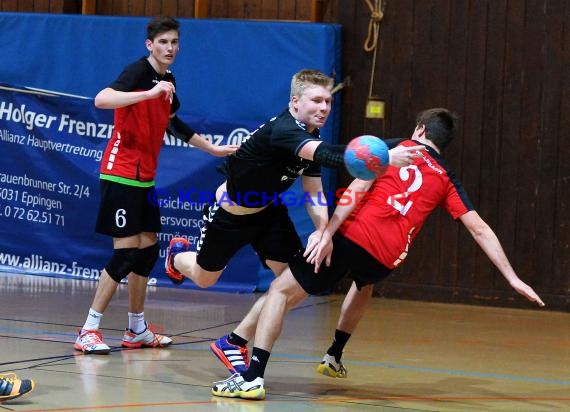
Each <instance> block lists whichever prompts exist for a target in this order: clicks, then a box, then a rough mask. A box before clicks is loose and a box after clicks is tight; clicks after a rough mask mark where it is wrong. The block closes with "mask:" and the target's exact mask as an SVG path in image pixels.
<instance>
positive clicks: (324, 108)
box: [291, 86, 332, 132]
mask: <svg viewBox="0 0 570 412" xmlns="http://www.w3.org/2000/svg"><path fill="white" fill-rule="evenodd" d="M291 102H292V103H293V109H294V110H295V113H296V116H295V118H296V119H297V120H299V121H301V122H303V123H305V125H306V126H307V129H308V131H309V132H312V131H313V130H315V129H317V128H321V127H323V126H324V125H325V122H326V121H327V118H328V117H329V113H330V112H331V104H332V95H331V91H330V89H328V88H327V87H323V86H310V87H307V88H306V89H305V90H304V92H303V94H302V95H301V96H300V97H297V96H293V98H292V99H291Z"/></svg>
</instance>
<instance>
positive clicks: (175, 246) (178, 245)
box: [164, 237, 190, 285]
mask: <svg viewBox="0 0 570 412" xmlns="http://www.w3.org/2000/svg"><path fill="white" fill-rule="evenodd" d="M189 249H190V244H189V243H188V241H187V240H186V239H184V238H183V237H173V238H172V239H171V240H170V244H169V245H168V249H166V259H165V261H164V269H165V270H166V274H167V275H168V277H169V278H170V280H171V281H172V283H174V284H175V285H180V284H181V283H182V282H184V279H186V277H185V276H184V275H183V274H182V273H180V272H179V271H177V270H176V268H175V267H174V256H176V255H177V254H179V253H180V252H187V251H188V250H189Z"/></svg>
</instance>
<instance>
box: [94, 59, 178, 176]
mask: <svg viewBox="0 0 570 412" xmlns="http://www.w3.org/2000/svg"><path fill="white" fill-rule="evenodd" d="M161 80H165V81H169V82H172V83H174V84H175V81H174V76H173V75H172V73H171V72H170V71H167V72H166V74H165V75H164V76H161V75H160V74H159V73H157V72H156V71H155V70H154V68H153V67H152V66H151V64H150V62H149V61H148V59H147V58H146V57H144V58H141V59H139V60H137V61H136V62H134V63H132V64H130V65H128V66H127V67H126V68H125V70H123V72H122V73H121V75H120V76H119V77H118V78H117V80H115V81H114V82H113V83H112V84H111V85H110V86H109V87H110V88H112V89H114V90H118V91H123V92H132V91H143V90H150V89H152V88H153V87H154V86H155V85H156V84H157V83H158V82H159V81H161ZM179 106H180V103H179V101H178V98H177V97H176V94H175V95H174V97H173V100H172V104H171V102H170V101H169V100H168V99H164V96H159V97H158V98H155V99H151V100H144V101H142V102H139V103H136V104H132V105H130V106H126V107H121V108H118V109H115V128H114V130H113V135H112V136H111V139H110V140H109V143H108V144H107V147H106V149H105V152H104V154H103V158H102V160H101V178H102V179H106V180H112V181H120V182H122V183H126V184H133V185H136V181H138V182H149V183H150V182H152V181H153V180H154V176H155V174H156V168H157V166H158V154H159V152H160V149H161V146H162V141H163V138H164V133H165V132H166V127H167V126H168V121H169V118H170V114H171V113H174V112H175V111H176V110H177V109H178V107H179ZM122 178H123V179H122ZM124 178H126V179H129V180H130V181H131V182H128V181H125V180H124Z"/></svg>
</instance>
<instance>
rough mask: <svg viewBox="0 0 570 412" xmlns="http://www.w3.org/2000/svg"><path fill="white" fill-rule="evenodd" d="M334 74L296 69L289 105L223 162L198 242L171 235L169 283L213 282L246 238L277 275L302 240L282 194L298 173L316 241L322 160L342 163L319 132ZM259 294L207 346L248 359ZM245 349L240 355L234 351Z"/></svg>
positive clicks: (401, 152) (403, 153) (235, 366)
mask: <svg viewBox="0 0 570 412" xmlns="http://www.w3.org/2000/svg"><path fill="white" fill-rule="evenodd" d="M332 87H333V79H332V78H331V77H329V76H326V75H325V74H323V73H321V72H320V71H317V70H301V71H299V72H298V73H296V74H295V75H294V76H293V78H292V80H291V94H290V101H289V105H288V107H287V108H286V109H285V110H284V111H283V112H282V113H281V114H279V115H278V116H277V117H274V118H272V119H270V120H269V121H267V122H266V123H265V124H263V125H262V126H260V127H259V128H258V129H257V130H256V131H254V132H253V133H251V135H250V136H249V137H248V139H247V140H246V141H245V142H244V143H242V145H241V147H240V149H239V150H238V151H237V152H236V153H235V154H234V155H232V156H230V157H229V158H228V159H227V160H226V161H225V163H224V164H223V165H222V167H221V172H222V173H223V174H224V175H225V177H226V181H225V182H224V183H223V184H221V185H220V186H219V187H218V189H217V190H216V202H215V203H214V204H212V205H208V206H207V207H206V208H205V210H204V221H205V225H204V227H203V228H202V232H201V237H200V239H199V241H198V244H197V250H196V251H195V252H194V251H189V250H188V249H189V244H188V242H187V241H186V239H184V238H173V239H172V240H171V242H170V246H169V250H168V253H167V256H166V262H165V268H166V272H167V274H168V276H169V277H170V278H171V280H172V281H173V282H174V283H177V284H179V283H181V282H182V281H184V279H185V278H186V277H187V278H189V279H191V280H192V281H193V282H194V283H195V284H196V285H197V286H199V287H202V288H207V287H209V286H211V285H213V284H215V283H216V282H217V280H218V278H219V277H220V275H221V273H222V271H223V270H224V268H225V267H226V265H227V264H228V261H229V260H230V259H231V258H232V256H233V255H235V254H236V252H237V251H238V250H239V249H241V248H242V247H243V246H245V245H248V244H249V245H251V246H252V247H253V249H254V250H255V252H256V253H257V255H258V256H259V258H260V260H261V261H262V263H263V264H264V265H265V266H266V267H269V268H270V269H271V270H272V271H273V272H274V274H275V275H276V276H279V275H280V274H281V272H283V270H284V269H285V268H286V267H287V262H289V259H290V258H291V257H292V256H294V255H295V254H296V253H297V252H299V251H300V250H303V248H304V247H303V244H302V242H301V240H300V238H299V236H298V235H297V233H296V231H295V227H294V225H293V222H292V221H291V219H290V218H289V215H288V212H287V208H286V207H285V206H284V205H283V204H282V203H281V201H280V199H279V194H281V193H283V192H284V191H286V190H287V189H288V188H290V187H291V185H292V184H293V183H294V182H295V180H296V179H297V178H299V176H301V182H302V187H303V191H304V194H305V195H306V196H310V197H311V198H312V199H314V201H313V202H305V204H306V207H307V212H308V214H309V216H310V217H311V220H312V221H313V223H314V226H315V231H314V232H313V233H312V234H311V235H310V236H309V239H308V244H307V250H311V249H312V248H313V247H314V246H315V245H316V244H317V243H318V241H319V239H320V237H321V234H322V231H323V230H324V228H325V227H326V225H327V222H328V208H327V206H326V205H322V204H321V203H322V202H318V201H317V197H318V196H319V193H322V192H323V186H322V181H321V172H320V167H321V166H325V167H332V168H342V167H344V162H343V153H344V149H345V146H344V145H333V144H328V143H326V142H323V141H322V140H321V138H320V132H319V129H321V128H322V127H323V126H324V125H325V122H326V120H327V118H328V116H329V113H330V110H331V104H332V93H331V90H332ZM421 147H422V146H415V147H405V148H402V147H400V148H396V149H392V150H391V151H390V164H391V165H394V166H398V167H400V166H407V165H409V164H410V163H411V162H412V161H413V158H414V157H415V156H416V151H417V149H418V148H421ZM263 299H264V298H263V297H262V298H260V299H259V300H258V301H257V302H256V303H255V304H254V306H253V308H252V309H251V310H250V312H249V313H248V315H247V316H246V317H245V318H244V320H243V321H242V323H241V324H240V326H238V328H236V330H234V332H233V333H232V334H230V335H229V336H227V337H223V338H220V339H218V341H216V342H214V343H212V345H211V349H212V351H213V352H214V354H216V356H218V358H219V359H220V360H222V362H224V364H225V365H226V366H227V367H228V369H229V370H238V371H239V370H240V369H243V368H245V367H246V366H247V365H246V364H247V349H246V348H245V343H246V342H247V339H246V338H244V336H248V335H249V333H250V332H253V331H255V325H256V322H257V316H258V315H259V310H260V308H261V305H262V304H263ZM236 351H237V352H239V351H242V352H241V354H242V355H243V356H239V357H236V356H232V353H234V352H236Z"/></svg>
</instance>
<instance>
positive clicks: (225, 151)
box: [210, 144, 239, 157]
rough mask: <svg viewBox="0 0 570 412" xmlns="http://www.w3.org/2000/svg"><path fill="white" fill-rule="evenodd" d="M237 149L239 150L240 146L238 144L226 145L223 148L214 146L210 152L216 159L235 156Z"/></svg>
mask: <svg viewBox="0 0 570 412" xmlns="http://www.w3.org/2000/svg"><path fill="white" fill-rule="evenodd" d="M237 149H239V145H237V144H226V145H222V146H216V145H213V147H212V149H211V150H210V154H211V155H213V156H216V157H224V156H229V155H232V154H234V153H235V152H236V151H237Z"/></svg>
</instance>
